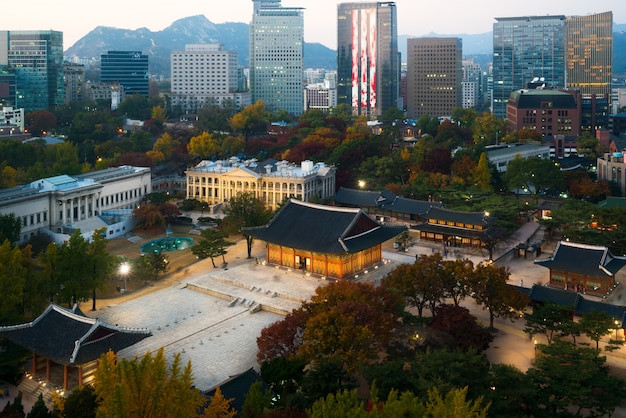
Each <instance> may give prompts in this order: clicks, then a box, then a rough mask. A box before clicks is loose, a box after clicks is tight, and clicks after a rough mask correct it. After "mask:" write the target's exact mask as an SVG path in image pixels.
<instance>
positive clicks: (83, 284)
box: [57, 229, 93, 307]
mask: <svg viewBox="0 0 626 418" xmlns="http://www.w3.org/2000/svg"><path fill="white" fill-rule="evenodd" d="M88 254H89V243H88V242H87V241H85V238H83V236H82V235H81V233H80V230H78V229H77V230H76V231H74V233H73V234H72V235H71V236H70V239H69V240H68V241H66V242H64V243H63V244H61V245H60V246H59V248H58V265H57V268H58V269H59V272H60V276H61V280H62V282H61V286H60V288H59V289H58V290H57V295H58V297H59V299H60V301H61V302H63V303H67V304H68V306H69V307H72V306H73V305H74V304H75V303H78V302H84V301H86V300H88V299H89V298H90V297H91V296H92V290H93V286H92V284H91V283H90V281H89V280H88V279H87V278H88V277H90V275H91V270H90V269H91V266H90V265H89V263H86V262H85V261H86V260H88V259H89V255H88Z"/></svg>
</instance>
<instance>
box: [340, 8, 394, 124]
mask: <svg viewBox="0 0 626 418" xmlns="http://www.w3.org/2000/svg"><path fill="white" fill-rule="evenodd" d="M337 102H338V103H339V104H347V105H349V106H350V107H351V108H352V113H353V114H354V115H365V116H368V117H371V118H374V117H378V116H381V115H382V114H383V113H384V112H385V111H386V110H387V109H390V108H394V107H395V108H399V109H402V108H403V105H402V101H401V98H400V54H399V52H398V25H397V11H396V4H395V3H394V2H358V3H357V2H354V3H341V4H339V5H338V7H337Z"/></svg>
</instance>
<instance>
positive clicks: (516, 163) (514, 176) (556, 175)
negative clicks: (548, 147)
mask: <svg viewBox="0 0 626 418" xmlns="http://www.w3.org/2000/svg"><path fill="white" fill-rule="evenodd" d="M504 179H505V181H506V183H507V185H508V187H509V188H510V189H511V190H517V189H520V188H521V189H524V190H527V191H528V192H529V193H530V195H531V196H532V198H533V200H534V201H535V202H537V200H538V199H539V195H541V194H543V193H555V192H559V191H563V190H564V189H565V177H564V176H563V173H562V172H561V170H560V169H559V167H557V166H556V165H555V163H554V161H552V160H551V159H549V158H541V157H531V158H523V157H522V156H520V155H516V156H515V158H513V160H512V161H511V162H509V164H508V165H507V169H506V174H505V176H504Z"/></svg>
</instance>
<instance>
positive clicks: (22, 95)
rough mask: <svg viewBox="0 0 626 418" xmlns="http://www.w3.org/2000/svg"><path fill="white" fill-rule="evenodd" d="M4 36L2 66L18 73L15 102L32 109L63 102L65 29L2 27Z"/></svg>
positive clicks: (0, 45)
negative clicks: (16, 29) (10, 28)
mask: <svg viewBox="0 0 626 418" xmlns="http://www.w3.org/2000/svg"><path fill="white" fill-rule="evenodd" d="M0 40H1V41H0V66H2V65H4V66H8V68H10V71H12V72H14V74H15V96H14V97H15V104H14V106H15V107H18V108H24V112H30V111H33V110H43V109H49V108H52V107H54V106H56V105H58V104H62V103H63V101H64V100H65V89H64V84H63V32H58V31H53V30H28V31H0ZM5 68H6V67H5Z"/></svg>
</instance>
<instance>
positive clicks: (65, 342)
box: [0, 304, 152, 389]
mask: <svg viewBox="0 0 626 418" xmlns="http://www.w3.org/2000/svg"><path fill="white" fill-rule="evenodd" d="M150 335H152V333H151V332H150V331H149V330H147V329H130V328H120V327H117V326H113V325H109V324H106V323H104V322H102V321H101V320H99V319H93V318H89V317H87V316H85V314H84V313H83V312H81V310H80V309H79V308H78V306H77V305H75V306H74V308H73V309H66V308H63V307H61V306H58V305H55V304H50V305H49V306H48V308H47V309H46V310H45V311H44V312H43V313H42V314H41V315H39V317H37V318H36V319H35V320H34V321H32V322H27V323H25V324H20V325H10V326H3V327H0V336H2V337H5V338H7V339H8V340H10V341H12V342H14V343H15V344H18V345H20V346H22V347H24V348H26V349H28V350H30V351H32V353H33V357H32V368H31V371H30V373H29V377H30V378H31V379H38V380H45V381H46V382H52V383H54V384H56V385H58V386H61V385H62V387H63V389H68V388H71V387H74V386H82V385H83V384H84V383H89V382H90V381H91V380H92V379H93V377H94V372H95V370H96V368H97V362H98V358H99V357H100V356H101V355H102V354H104V353H106V352H108V351H109V350H111V351H114V352H118V351H120V350H121V349H123V348H126V347H129V346H131V345H133V344H135V343H137V342H139V341H141V340H143V339H144V338H146V337H148V336H150ZM61 375H62V384H61Z"/></svg>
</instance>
